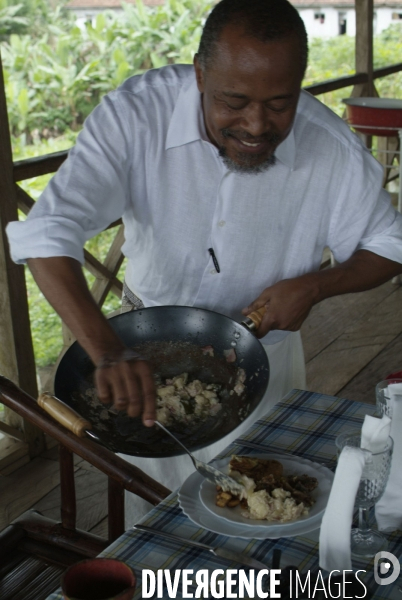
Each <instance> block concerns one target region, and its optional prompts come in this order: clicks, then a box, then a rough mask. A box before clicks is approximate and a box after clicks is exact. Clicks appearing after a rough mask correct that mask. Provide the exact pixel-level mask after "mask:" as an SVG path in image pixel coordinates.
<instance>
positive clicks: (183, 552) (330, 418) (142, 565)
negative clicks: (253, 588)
mask: <svg viewBox="0 0 402 600" xmlns="http://www.w3.org/2000/svg"><path fill="white" fill-rule="evenodd" d="M374 408H375V407H374V406H370V405H366V404H361V403H358V402H352V401H350V400H346V399H343V398H336V397H332V396H326V395H322V394H318V393H314V392H305V391H299V390H293V391H292V392H291V393H290V394H288V396H286V398H284V399H283V400H282V401H281V402H280V403H278V404H277V405H276V406H275V407H274V408H272V409H271V410H270V411H269V413H267V415H266V416H265V417H264V418H263V419H261V420H259V421H257V422H256V423H255V424H254V425H253V426H252V427H251V428H250V429H249V430H248V432H247V433H246V434H245V435H243V436H242V437H240V438H238V439H237V440H236V441H235V442H234V443H233V444H231V445H230V446H228V447H227V449H226V450H225V451H224V452H223V453H222V454H221V455H219V456H220V457H224V456H230V455H231V454H243V455H244V454H256V453H267V454H273V453H280V452H281V451H283V452H288V453H289V452H290V453H292V454H295V455H297V456H301V457H303V458H307V459H310V460H313V461H316V462H326V461H333V460H335V457H336V452H335V444H334V440H335V437H336V436H337V435H338V434H339V433H340V432H341V431H345V430H351V429H353V428H356V429H359V428H360V427H361V424H362V420H363V418H364V415H365V414H366V413H369V414H372V413H373V412H374ZM401 501H402V499H401ZM372 517H373V514H372ZM142 523H143V524H145V525H149V526H152V527H156V528H158V529H160V530H163V531H167V532H170V533H175V534H176V535H179V536H181V537H183V538H185V539H192V540H197V541H200V542H203V543H205V544H209V545H213V546H220V547H226V548H228V549H231V550H235V551H238V552H243V553H245V554H248V555H250V556H253V557H254V558H256V559H257V560H259V561H261V562H263V563H264V564H267V565H268V566H269V565H270V564H271V561H272V555H273V550H274V549H276V548H278V549H280V550H281V551H282V558H281V567H282V568H283V567H285V566H287V565H294V566H297V568H298V569H299V571H301V572H302V573H307V571H309V570H310V571H311V572H312V573H313V572H317V570H318V569H319V566H318V535H319V530H316V531H313V532H311V533H308V534H305V535H300V536H297V537H291V538H280V539H268V540H255V539H241V538H231V537H226V536H224V535H219V534H216V533H212V532H210V531H208V530H206V529H203V528H200V527H199V526H197V525H195V524H194V523H193V522H192V521H191V520H190V519H189V518H187V517H186V516H185V515H184V514H183V512H182V511H181V509H180V507H179V504H178V497H177V493H173V494H171V495H170V496H169V497H168V498H166V500H164V501H163V502H162V503H161V504H159V505H158V506H157V507H156V508H154V509H152V510H151V511H150V512H149V513H148V514H147V515H146V516H145V517H144V519H143V520H142ZM399 533H400V532H399ZM388 551H389V552H392V553H393V554H394V555H395V556H396V557H398V558H399V559H401V556H402V536H400V535H397V533H394V534H392V535H390V536H389V548H388ZM101 556H103V557H110V558H117V559H120V560H122V561H125V562H126V563H127V564H129V565H130V566H131V567H132V568H133V569H134V571H135V572H136V575H137V581H138V583H137V589H136V593H135V596H134V598H135V599H136V600H137V599H139V598H141V597H142V593H141V573H142V570H143V569H152V570H154V571H156V570H157V569H170V570H171V571H172V572H174V570H175V569H193V571H194V572H195V571H197V570H200V569H208V570H211V571H212V570H214V569H218V568H220V569H225V570H226V569H228V568H232V569H233V568H236V567H238V565H236V564H232V565H230V564H229V563H228V562H226V561H223V560H221V559H219V558H217V557H215V556H213V555H212V554H211V553H209V552H208V551H204V550H198V549H195V548H190V547H188V546H185V545H183V546H181V545H180V544H178V543H174V542H170V541H167V540H164V539H163V538H161V537H159V536H153V535H150V534H147V533H140V532H138V531H135V530H128V531H126V532H125V533H124V534H123V535H122V536H121V537H120V538H119V539H117V540H116V541H115V542H114V543H113V544H111V545H110V546H109V547H108V548H107V549H106V550H105V551H104V552H103V553H102V554H101ZM373 565H374V561H373V560H367V561H356V560H354V559H353V567H354V568H356V569H363V570H365V571H366V573H365V576H364V577H363V580H364V583H365V585H367V586H368V587H369V588H371V589H372V590H374V596H373V600H382V599H385V598H391V599H393V600H396V599H397V598H399V599H401V600H402V593H401V592H400V591H399V586H401V583H400V581H399V583H398V582H396V583H395V584H391V585H388V586H385V585H383V586H378V585H377V584H376V583H375V582H374V566H373ZM323 574H324V573H323ZM180 589H181V586H179V590H180ZM189 589H190V590H191V588H189ZM195 589H196V588H195V587H194V588H193V589H192V592H193V593H194V592H195ZM401 589H402V588H401ZM155 597H156V596H155ZM168 597H169V596H168V593H167V591H166V589H165V590H164V598H168ZM316 597H317V598H318V596H316ZM60 598H61V595H60V594H58V593H55V594H52V595H51V596H50V597H49V598H48V600H59V599H60ZM177 598H179V599H180V598H182V595H181V594H180V593H178V594H177Z"/></svg>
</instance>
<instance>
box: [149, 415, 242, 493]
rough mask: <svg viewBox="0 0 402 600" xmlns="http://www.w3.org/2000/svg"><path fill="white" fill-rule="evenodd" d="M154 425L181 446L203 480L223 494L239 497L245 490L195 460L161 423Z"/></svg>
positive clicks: (222, 474)
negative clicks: (213, 485)
mask: <svg viewBox="0 0 402 600" xmlns="http://www.w3.org/2000/svg"><path fill="white" fill-rule="evenodd" d="M155 424H156V425H157V426H158V427H160V429H162V430H163V431H164V432H165V433H167V434H168V435H170V437H171V438H172V439H173V440H174V441H175V442H177V444H179V446H181V447H182V448H183V450H184V451H185V452H187V454H188V455H189V457H190V458H191V460H192V461H193V465H194V466H195V468H196V469H197V471H198V472H199V473H200V475H202V476H203V477H205V479H208V480H209V481H212V483H215V484H216V485H219V486H220V487H221V488H222V489H223V491H224V492H226V491H230V492H233V494H240V495H242V494H243V492H244V490H245V488H244V486H243V485H242V484H241V483H239V482H238V481H236V480H235V479H233V477H230V476H229V475H226V474H225V473H222V471H219V470H218V469H215V467H212V466H211V465H208V464H207V463H205V462H203V461H201V460H198V458H195V456H194V454H191V452H190V450H188V449H187V448H186V447H185V446H184V445H183V444H182V443H181V441H180V440H178V439H177V437H176V436H175V435H173V433H172V432H171V431H169V429H166V427H165V426H164V425H162V424H161V423H159V421H155Z"/></svg>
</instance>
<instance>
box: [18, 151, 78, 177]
mask: <svg viewBox="0 0 402 600" xmlns="http://www.w3.org/2000/svg"><path fill="white" fill-rule="evenodd" d="M68 152H69V151H68V150H62V151H61V152H52V153H51V154H44V155H43V156H35V157H34V158H26V159H25V160H17V161H16V162H15V163H14V175H13V178H14V181H22V180H23V179H31V177H38V175H47V174H48V173H55V172H56V171H57V169H58V168H59V167H60V166H61V165H62V164H63V162H64V161H65V160H66V158H67V156H68Z"/></svg>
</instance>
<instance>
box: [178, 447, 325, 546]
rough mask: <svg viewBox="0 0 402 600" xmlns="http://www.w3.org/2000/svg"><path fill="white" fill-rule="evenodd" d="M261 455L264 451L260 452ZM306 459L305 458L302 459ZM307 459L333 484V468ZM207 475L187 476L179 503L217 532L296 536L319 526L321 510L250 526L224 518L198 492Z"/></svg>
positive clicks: (198, 522) (254, 536) (192, 517)
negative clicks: (286, 520) (308, 515)
mask: <svg viewBox="0 0 402 600" xmlns="http://www.w3.org/2000/svg"><path fill="white" fill-rule="evenodd" d="M257 456H261V455H257ZM270 456H275V458H277V460H283V458H284V456H283V455H270ZM299 460H306V459H299ZM306 462H308V463H310V464H311V465H314V466H316V468H317V472H321V469H323V470H324V471H322V473H324V472H325V474H326V476H327V478H328V480H329V482H330V485H332V480H333V478H334V474H333V473H332V471H330V470H329V469H327V468H326V467H323V466H322V465H319V464H317V463H313V462H311V461H307V460H306ZM204 481H205V479H204V478H203V477H202V475H200V474H199V473H198V472H197V471H196V472H195V473H193V474H192V475H190V477H188V479H186V481H185V482H184V483H183V485H182V486H181V489H180V491H179V503H180V507H181V509H182V510H183V512H184V514H185V515H186V516H187V517H188V518H189V519H190V520H191V521H192V522H193V523H195V524H196V525H198V526H199V527H204V528H205V529H208V530H209V531H213V532H214V533H219V534H222V535H226V536H228V537H240V538H244V539H277V538H280V537H294V536H296V535H304V534H305V533H309V532H310V531H314V530H315V529H319V527H320V525H321V520H322V516H323V513H322V512H321V513H319V514H317V515H315V516H313V517H311V518H307V519H304V520H301V521H300V520H299V521H293V522H292V523H286V524H278V525H272V524H270V526H269V527H267V526H266V525H260V523H261V521H258V523H259V524H258V525H254V526H253V527H250V526H249V525H244V524H242V523H233V522H231V521H227V520H225V519H221V518H220V517H218V516H216V515H214V514H213V513H212V512H210V511H209V510H208V509H207V508H205V506H204V505H203V504H202V502H201V500H200V496H199V492H200V487H201V485H202V483H203V482H204Z"/></svg>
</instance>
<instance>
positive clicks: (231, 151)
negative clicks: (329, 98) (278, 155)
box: [194, 25, 302, 173]
mask: <svg viewBox="0 0 402 600" xmlns="http://www.w3.org/2000/svg"><path fill="white" fill-rule="evenodd" d="M215 54H216V55H215V58H214V59H213V62H212V64H211V65H210V66H209V67H207V68H206V69H205V70H203V69H202V68H201V66H200V64H199V62H198V59H197V57H195V59H194V66H195V71H196V77H197V84H198V89H199V91H200V93H201V94H202V106H203V112H204V120H205V126H206V130H207V134H208V137H209V139H210V140H211V142H212V143H213V144H214V145H215V146H216V147H217V148H219V151H220V154H221V156H222V157H223V159H224V161H225V162H226V164H227V166H228V167H229V168H230V169H232V170H235V171H239V172H243V173H257V172H261V171H262V170H265V169H266V168H267V167H268V166H269V165H270V164H273V162H274V152H275V148H276V147H277V146H278V145H279V144H280V143H281V142H282V141H283V140H284V139H285V138H286V136H287V135H288V134H289V132H290V130H291V128H292V123H293V119H294V116H295V113H296V107H297V101H298V98H299V93H300V85H301V79H302V73H301V68H300V61H299V54H300V43H299V41H298V39H297V38H295V37H294V36H289V37H286V38H284V39H280V40H274V41H270V42H266V43H264V42H261V41H259V40H257V39H254V38H250V37H246V36H245V35H244V33H243V30H242V28H241V27H238V26H235V25H228V26H227V27H226V28H225V29H224V30H223V32H222V35H221V37H220V39H219V42H218V43H217V48H216V52H215Z"/></svg>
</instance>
